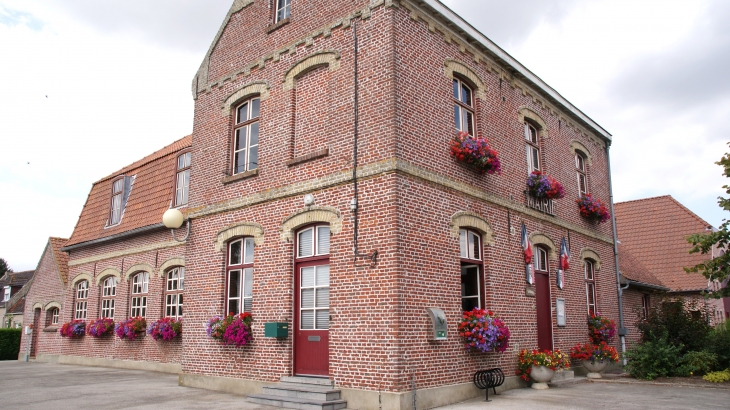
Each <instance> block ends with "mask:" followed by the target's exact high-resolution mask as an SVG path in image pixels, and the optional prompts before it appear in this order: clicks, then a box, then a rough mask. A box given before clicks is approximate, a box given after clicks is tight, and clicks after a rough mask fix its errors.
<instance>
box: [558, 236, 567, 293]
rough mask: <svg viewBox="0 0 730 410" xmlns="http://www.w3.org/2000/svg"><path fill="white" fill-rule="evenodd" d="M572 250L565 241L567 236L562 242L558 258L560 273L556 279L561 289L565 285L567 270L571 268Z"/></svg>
mask: <svg viewBox="0 0 730 410" xmlns="http://www.w3.org/2000/svg"><path fill="white" fill-rule="evenodd" d="M569 261H570V250H568V244H567V243H566V242H565V237H564V236H563V240H562V241H561V242H560V259H559V260H558V274H557V275H555V281H556V284H557V285H558V288H559V289H562V288H563V286H564V285H565V281H564V277H565V271H567V270H568V268H570V264H569Z"/></svg>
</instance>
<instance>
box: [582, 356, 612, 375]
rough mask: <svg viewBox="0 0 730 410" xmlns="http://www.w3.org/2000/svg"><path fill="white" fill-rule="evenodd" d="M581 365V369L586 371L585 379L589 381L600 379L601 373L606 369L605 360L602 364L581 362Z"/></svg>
mask: <svg viewBox="0 0 730 410" xmlns="http://www.w3.org/2000/svg"><path fill="white" fill-rule="evenodd" d="M581 363H582V364H583V367H585V369H586V370H588V374H587V375H586V377H587V378H589V379H601V378H602V376H601V372H602V371H603V369H605V368H606V366H608V361H606V360H604V361H603V362H596V361H590V360H581Z"/></svg>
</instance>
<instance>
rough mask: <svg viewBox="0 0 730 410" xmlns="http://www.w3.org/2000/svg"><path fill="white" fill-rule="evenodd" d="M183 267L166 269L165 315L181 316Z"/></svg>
mask: <svg viewBox="0 0 730 410" xmlns="http://www.w3.org/2000/svg"><path fill="white" fill-rule="evenodd" d="M184 282H185V268H184V267H182V266H178V267H176V268H172V269H170V270H169V271H167V286H166V287H165V316H169V317H174V318H181V317H182V314H183V287H184Z"/></svg>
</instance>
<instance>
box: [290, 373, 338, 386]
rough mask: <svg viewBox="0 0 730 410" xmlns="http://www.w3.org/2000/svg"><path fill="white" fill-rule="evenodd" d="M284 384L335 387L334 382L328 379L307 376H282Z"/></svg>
mask: <svg viewBox="0 0 730 410" xmlns="http://www.w3.org/2000/svg"><path fill="white" fill-rule="evenodd" d="M280 380H281V381H282V382H284V383H296V384H314V385H317V386H329V387H334V385H335V384H334V382H333V381H332V380H330V379H328V378H326V377H306V376H282V377H281V379H280Z"/></svg>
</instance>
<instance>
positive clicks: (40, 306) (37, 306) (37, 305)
mask: <svg viewBox="0 0 730 410" xmlns="http://www.w3.org/2000/svg"><path fill="white" fill-rule="evenodd" d="M36 309H41V310H45V309H43V303H41V302H36V303H34V304H33V310H36Z"/></svg>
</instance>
